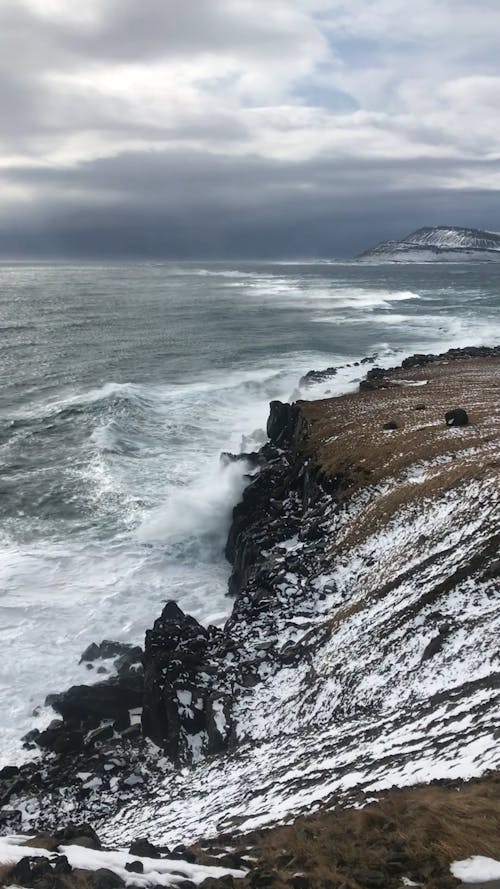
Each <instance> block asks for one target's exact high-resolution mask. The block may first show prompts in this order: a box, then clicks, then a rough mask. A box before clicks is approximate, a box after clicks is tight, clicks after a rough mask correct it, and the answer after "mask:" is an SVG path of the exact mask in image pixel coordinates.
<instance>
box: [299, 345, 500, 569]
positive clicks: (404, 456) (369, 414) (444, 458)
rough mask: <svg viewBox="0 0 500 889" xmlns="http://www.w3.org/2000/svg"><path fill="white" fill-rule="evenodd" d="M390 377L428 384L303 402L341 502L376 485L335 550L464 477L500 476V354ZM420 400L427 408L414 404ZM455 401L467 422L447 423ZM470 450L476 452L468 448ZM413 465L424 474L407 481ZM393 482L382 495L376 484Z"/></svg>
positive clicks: (313, 441)
mask: <svg viewBox="0 0 500 889" xmlns="http://www.w3.org/2000/svg"><path fill="white" fill-rule="evenodd" d="M391 379H392V380H395V381H398V380H399V381H414V382H418V381H419V380H420V381H422V380H427V384H426V385H425V386H422V387H403V388H399V387H396V388H395V387H391V388H389V389H378V390H374V391H371V392H360V393H351V394H349V395H344V396H341V397H340V398H330V399H323V400H321V401H312V402H301V410H302V413H303V414H304V416H305V417H306V419H307V421H308V424H309V429H308V434H307V442H306V450H307V451H308V452H309V453H310V454H311V455H312V456H313V457H314V459H315V460H316V461H317V462H318V463H319V465H320V466H321V468H322V470H323V472H324V473H325V475H327V476H328V477H330V478H333V477H337V478H340V479H341V484H340V488H339V492H338V495H337V500H339V501H340V502H342V501H345V500H347V499H349V498H350V497H351V496H352V495H353V494H355V493H356V492H358V491H360V490H361V489H362V488H366V487H371V488H373V494H374V496H373V498H372V500H371V501H370V503H369V504H368V505H367V506H366V507H365V508H364V509H363V511H362V514H361V515H360V516H359V517H357V518H356V521H355V522H353V523H351V524H350V527H348V528H347V529H346V532H345V533H343V532H342V531H339V534H338V537H337V539H336V541H335V548H336V550H337V551H338V552H340V550H341V549H342V548H344V547H347V548H349V547H351V546H353V545H354V544H356V543H359V542H361V541H362V540H363V539H364V538H365V537H366V535H367V533H373V531H376V530H378V528H379V527H380V526H382V525H384V524H385V523H386V522H387V520H388V518H390V517H391V516H393V515H394V514H395V513H396V512H397V511H398V510H399V509H402V508H404V507H405V506H408V505H410V504H418V503H423V502H424V501H425V500H426V499H428V498H436V497H440V496H442V495H443V494H444V493H446V492H447V491H448V490H450V489H452V488H456V487H457V486H459V485H460V484H461V483H463V482H469V481H471V480H474V479H477V480H487V479H488V478H491V477H495V478H497V477H498V475H499V469H500V358H499V359H478V360H468V361H465V360H464V361H456V362H452V363H450V364H443V365H440V364H433V365H428V366H426V367H423V368H416V369H412V370H408V371H398V372H396V373H395V374H394V375H393V376H392V377H391ZM422 402H423V403H425V404H426V405H427V408H426V410H425V411H419V410H415V405H416V404H418V403H422ZM453 407H464V408H465V409H466V410H467V412H468V414H469V419H470V423H469V425H468V426H465V427H461V428H460V429H449V428H448V427H447V426H446V425H445V421H444V415H445V413H446V411H447V410H449V409H450V408H453ZM387 420H395V421H396V422H397V424H398V429H396V430H393V431H384V430H383V428H382V427H383V425H384V423H385V422H386V421H387ZM471 448H473V449H474V453H473V454H471V453H470V452H469V453H467V451H470V449H471ZM433 461H434V462H433ZM432 462H433V465H429V464H430V463H432ZM415 465H416V466H422V465H424V467H425V471H426V472H427V478H426V479H425V481H423V482H422V483H419V484H414V483H411V482H408V481H406V480H405V472H406V471H408V470H410V469H411V467H413V466H415ZM389 480H390V483H391V489H390V490H389V491H388V492H386V493H377V486H379V485H380V484H381V483H382V484H383V483H384V482H387V481H389Z"/></svg>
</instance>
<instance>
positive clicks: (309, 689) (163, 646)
mask: <svg viewBox="0 0 500 889" xmlns="http://www.w3.org/2000/svg"><path fill="white" fill-rule="evenodd" d="M329 370H330V371H333V370H334V369H329ZM499 380H500V348H499V347H496V348H495V349H478V348H476V349H472V350H471V349H469V350H467V349H465V350H451V352H449V353H447V354H445V355H441V356H414V357H413V358H412V359H409V360H408V361H407V362H403V366H402V367H401V368H391V369H388V370H386V371H383V370H380V369H376V368H374V369H372V370H371V371H369V372H368V374H367V378H366V381H365V384H364V385H362V387H361V388H362V391H361V392H360V393H356V394H349V395H346V396H340V397H337V398H334V399H322V400H321V401H316V402H301V403H298V404H295V405H286V404H282V403H281V402H273V403H272V405H271V414H270V419H269V423H268V435H269V442H268V443H267V444H266V445H265V446H264V447H263V448H262V449H261V450H260V451H259V452H258V453H257V454H254V455H250V456H249V457H247V462H248V466H249V476H250V477H249V484H248V486H247V487H246V489H245V491H244V494H243V498H242V501H241V502H240V503H239V504H238V505H237V506H236V507H235V510H234V512H233V522H232V526H231V530H230V533H229V538H228V543H227V550H226V552H227V556H228V558H229V560H230V562H231V563H232V566H233V571H232V576H231V580H230V591H231V593H232V594H233V595H234V596H235V602H234V607H233V611H232V614H231V616H230V618H229V619H228V621H227V622H226V624H225V626H224V627H223V628H222V629H216V628H212V627H209V628H208V629H205V628H203V627H201V625H200V624H198V623H197V621H195V620H194V618H190V617H189V616H186V615H184V614H183V613H182V612H181V611H180V609H178V607H177V606H176V605H175V604H173V603H169V604H168V605H167V606H166V608H165V609H164V612H163V614H162V616H161V617H160V618H159V619H158V620H157V621H156V622H155V625H154V627H153V629H152V630H150V631H148V633H147V634H146V645H145V651H144V656H142V653H140V652H138V651H137V650H135V651H134V652H132V653H131V652H130V649H127V648H126V647H125V648H123V650H122V651H121V652H119V653H118V655H117V656H118V657H121V658H122V661H121V663H120V664H119V667H118V669H119V675H118V677H117V679H116V680H115V679H113V680H111V681H108V682H106V683H104V684H102V685H101V686H99V685H98V686H95V685H94V686H88V687H81V688H88V692H83V691H82V690H81V688H80V691H71V690H70V691H69V692H67V693H64V694H62V695H60V696H57V697H56V698H55V699H54V698H53V699H52V703H53V704H55V705H56V709H57V710H58V711H59V713H60V715H61V716H62V717H63V721H62V724H61V723H58V724H57V725H56V726H54V727H53V728H52V730H51V731H52V738H46V741H47V742H48V743H47V748H48V749H49V750H50V749H51V746H52V749H53V750H54V749H55V748H54V747H53V745H54V744H58V743H59V752H52V753H48V754H46V755H45V756H44V757H43V759H42V760H41V761H40V762H38V763H35V764H34V765H32V766H30V765H29V764H28V765H27V766H23V767H21V769H20V770H19V771H18V772H14V773H13V774H11V775H10V777H9V778H8V782H9V783H8V786H7V788H6V789H4V788H5V780H6V779H5V778H4V777H3V776H0V780H1V781H2V793H3V796H2V800H5V802H3V806H4V808H5V805H6V803H8V805H9V807H12V811H13V812H15V811H16V810H17V811H22V812H23V813H24V820H23V825H22V826H23V828H29V827H31V826H34V827H36V829H40V828H41V827H42V826H43V827H45V828H47V827H50V828H53V827H55V826H59V825H58V822H59V821H60V814H59V815H58V811H59V812H60V809H61V803H62V802H63V804H64V808H65V810H66V811H67V812H68V813H70V817H71V818H72V819H73V818H77V819H82V818H83V819H90V820H91V821H92V823H93V824H95V825H96V826H98V831H99V834H100V835H101V834H102V836H103V837H104V839H105V840H106V841H108V842H110V843H115V842H120V837H121V838H127V839H131V838H133V837H134V836H137V835H138V831H139V833H141V832H147V833H148V834H150V835H151V833H152V829H154V830H155V831H156V834H154V838H156V840H157V841H162V842H165V841H166V840H165V838H166V836H167V834H168V831H169V828H168V827H167V824H168V822H169V821H170V823H171V822H172V818H173V814H174V813H175V812H176V811H177V813H178V811H179V809H178V803H176V799H177V800H180V799H184V804H185V807H187V808H188V809H189V805H191V806H192V807H193V813H192V815H190V814H189V812H188V813H187V814H186V815H185V817H184V822H183V823H182V822H181V824H180V825H179V830H180V831H184V833H183V834H182V836H180V837H179V836H177V834H176V831H175V830H173V831H172V830H170V832H171V834H172V836H173V837H174V839H181V841H182V842H184V841H189V842H192V841H193V840H195V839H199V838H200V837H202V836H207V835H212V836H215V835H217V833H219V834H220V833H221V832H222V833H227V832H233V833H234V831H235V830H236V832H238V831H241V832H245V831H246V832H248V830H251V829H252V828H254V827H257V826H261V825H267V824H272V823H274V822H276V821H280V820H283V818H284V817H285V818H294V817H295V816H297V815H300V813H301V812H306V811H311V807H313V808H317V807H318V806H322V807H323V806H324V807H326V808H330V807H332V806H334V805H336V804H341V805H343V806H345V805H346V804H348V803H352V802H356V803H357V804H359V803H361V802H366V800H367V799H369V798H371V796H372V795H373V793H377V792H379V791H381V790H384V788H387V787H390V786H391V784H390V783H388V781H389V782H390V781H392V782H393V783H394V784H399V785H403V786H404V785H405V784H416V783H419V782H420V780H425V778H424V776H425V775H426V774H427V775H428V776H429V775H431V776H432V775H434V777H436V778H451V779H453V780H456V779H462V778H467V777H473V776H474V775H480V774H482V773H483V772H484V771H486V770H487V769H488V768H496V767H497V766H498V765H499V763H498V761H497V760H496V759H495V752H494V745H492V746H491V756H490V759H488V756H487V755H486V754H487V753H488V751H490V748H489V747H488V744H487V739H489V738H492V737H494V733H495V731H496V730H497V726H496V716H495V713H494V712H493V703H494V701H498V688H499V687H500V679H499V676H500V674H499V673H498V672H497V670H496V669H495V662H494V652H493V650H491V652H490V651H489V648H488V644H489V643H488V640H487V636H486V635H485V621H486V620H487V619H488V620H489V619H490V618H492V617H494V615H493V616H492V615H491V601H492V597H493V595H494V590H495V585H496V584H497V579H498V562H497V561H495V552H497V551H498V533H499V532H498V528H497V527H496V524H495V509H496V519H497V520H498V504H497V499H495V498H498V466H499V463H498V460H499V440H498V392H499V385H500V384H499ZM488 381H489V384H488ZM488 385H489V386H490V388H491V393H490V395H489V397H486V398H485V397H484V393H485V387H486V388H488ZM488 391H489V390H488ZM457 399H459V403H457ZM421 404H425V407H421V408H419V407H418V405H421ZM495 405H496V409H495ZM459 407H462V408H466V409H467V412H468V414H469V415H470V422H469V423H468V424H467V425H466V426H463V427H457V428H449V427H447V425H446V422H445V419H444V415H445V413H446V410H447V409H453V408H459ZM386 423H393V424H394V423H395V424H396V428H390V429H383V426H384V424H386ZM396 447H397V448H399V450H397V455H398V456H397V460H395V459H394V452H395V448H396ZM339 452H341V456H339ZM495 481H496V490H495ZM459 543H460V545H459ZM471 584H475V585H476V587H478V588H481V591H482V595H481V596H480V597H479V599H478V598H477V596H476V600H475V601H474V607H473V608H472V609H470V614H466V619H465V620H463V619H462V618H463V612H464V609H465V612H466V611H467V607H466V605H467V593H468V592H469V597H470V586H471ZM454 599H457V600H458V601H459V607H455V605H454ZM488 603H489V609H490V611H489V612H488ZM461 609H462V612H461ZM384 612H386V613H384ZM387 612H389V618H387ZM488 628H489V632H490V634H491V635H492V636H493V635H494V627H493V625H492V623H491V621H490V622H489V624H488ZM363 634H364V635H365V636H366V638H363ZM474 650H476V652H477V651H480V652H481V660H480V659H478V658H474V657H473V652H474ZM488 652H489V654H490V656H491V664H489V665H488V669H484V663H485V660H486V659H487V658H486V654H488ZM134 658H135V659H134ZM141 659H142V666H143V669H144V674H142V669H141ZM457 659H458V663H459V666H460V670H459V673H460V672H462V673H464V672H466V673H467V679H466V681H462V682H458V679H459V676H458V674H457V670H456V669H455V667H456V664H457ZM453 662H455V665H454V663H453ZM437 664H438V665H439V666H438V667H437V666H436V665H437ZM120 671H121V673H120ZM436 673H437V676H438V677H439V675H440V673H441V674H442V675H441V680H439V679H437V678H436ZM142 675H144V686H143V685H142V678H141V677H142ZM143 688H144V690H143ZM97 702H99V703H97ZM141 702H142V704H143V713H142V722H143V727H144V730H145V733H146V734H147V736H148V737H149V738H152V739H153V741H155V743H156V744H159V746H160V747H161V748H162V749H163V750H166V751H167V757H166V758H165V757H164V756H162V755H161V754H160V753H159V752H158V751H154V750H153V749H152V748H151V745H150V743H149V742H148V741H147V740H145V739H144V738H143V737H142V736H141V732H140V728H139V725H138V721H137V716H138V713H137V710H138V709H139V708H140V706H141ZM131 703H132V704H133V706H129V705H130V704H131ZM106 708H107V709H106ZM110 708H111V709H110ZM130 710H132V711H136V712H135V713H134V721H133V722H132V723H131V721H130V718H129V720H128V723H127V714H128V711H130ZM277 710H279V713H277V712H276V711H277ZM396 714H397V719H396ZM467 716H469V717H471V718H470V720H469V721H470V725H469V726H468V727H467V728H466V729H465V728H464V720H465V719H466V717H467ZM472 717H473V718H472ZM102 719H104V720H110V719H112V720H113V724H110V723H109V722H107V724H106V725H103V724H102ZM432 725H434V729H433V730H432V731H431V730H430V729H429V727H430V726H432ZM110 726H111V727H110ZM380 737H383V738H384V747H383V750H380V749H379V750H377V743H378V740H379V739H380ZM464 737H465V738H466V739H467V742H468V744H469V747H470V755H469V757H468V759H467V757H464ZM35 740H36V739H35V738H32V740H31V741H30V742H29V743H34V741H35ZM38 740H39V738H38ZM283 745H285V747H286V746H287V745H288V749H287V750H285V753H286V757H285V759H286V761H287V765H286V768H285V761H284V759H283V757H282V756H281V755H280V747H282V746H283ZM474 745H476V746H478V745H482V747H481V751H480V752H481V756H482V759H481V756H479V757H478V756H475V755H474ZM379 747H380V745H379ZM443 750H444V751H445V753H446V754H447V756H443V755H442V754H443ZM207 757H208V758H207ZM334 757H336V758H337V765H336V766H335V765H334V759H333V758H334ZM461 759H462V760H463V761H464V762H463V763H462V765H463V766H464V767H463V768H462V769H461ZM113 760H114V761H115V763H116V765H113ZM169 760H170V761H171V762H172V763H173V764H174V766H177V767H180V768H181V769H182V770H183V771H186V766H188V767H189V766H190V765H191V764H192V763H195V764H196V763H197V764H198V765H197V766H196V768H194V769H189V768H188V774H187V775H185V776H184V778H185V779H186V780H184V783H183V781H182V779H179V773H174V770H173V766H172V765H171V764H170V762H169ZM89 762H90V763H91V768H92V770H91V771H90V773H89V768H88V764H89ZM339 762H340V763H341V765H340V767H339ZM384 762H385V763H386V767H385V769H386V772H387V774H386V775H385V776H383V775H381V769H383V768H384V767H383V763H384ZM388 762H390V768H389V769H388V768H387V763H388ZM431 763H432V767H431ZM110 764H111V765H112V768H111V769H109V768H108V769H106V767H107V766H109V765H110ZM256 769H257V771H256ZM432 769H434V771H432ZM204 770H205V772H204ZM464 771H465V773H464ZM203 772H204V774H203ZM217 772H218V775H217V778H214V776H215V774H216V773H217ZM461 772H462V773H461ZM200 773H202V774H201V777H200ZM82 774H84V775H87V777H86V778H85V779H84V780H82V778H81V777H79V776H80V775H82ZM251 774H254V775H256V776H257V780H256V786H255V792H254V793H253V794H252V795H250V798H248V794H247V796H246V798H245V797H242V796H241V794H242V786H243V785H245V783H247V782H248V781H249V779H250V775H251ZM35 775H36V776H37V777H36V780H35ZM351 776H354V779H353V778H352V777H351ZM130 779H134V780H132V781H131V780H130ZM113 780H116V783H115V785H114V787H113V786H112V784H111V781H113ZM270 780H271V782H272V781H273V780H274V781H276V784H277V787H274V788H273V787H272V784H271V786H266V782H269V781H270ZM96 782H97V783H96ZM127 782H128V784H127ZM30 784H31V786H30ZM37 784H38V786H37ZM33 785H34V786H37V789H36V792H35V793H34V794H33ZM169 785H170V786H169ZM207 787H210V792H211V793H212V795H213V798H212V799H208V800H207V798H206V797H207ZM203 788H205V789H203ZM61 790H63V794H62V797H59V799H57V796H58V794H59V793H60V791H61ZM172 791H173V792H172ZM27 792H28V795H29V794H30V793H31V794H32V797H33V798H34V799H36V800H38V803H37V806H38V808H37V806H35V807H34V808H33V811H32V812H30V811H29V808H28V807H27V805H26V802H25V800H26V794H27ZM6 795H7V796H6ZM48 797H52V799H51V801H50V803H48V804H47V798H48ZM54 797H56V798H55V799H54ZM155 797H156V799H155ZM23 800H24V801H23ZM186 800H187V801H188V802H187V805H186ZM243 800H244V801H243ZM117 806H118V809H119V811H118V812H116V811H113V809H115V810H116V808H117ZM58 807H59V808H58ZM195 809H197V811H196V815H195ZM224 809H225V810H226V813H228V814H226V817H225V818H222V820H221V813H222V812H223V811H224ZM196 817H197V818H198V831H199V832H198V833H197V832H196V823H195V818H196ZM12 818H13V820H12V821H10V822H9V821H7V820H5V819H4V823H5V828H6V829H16V828H19V827H20V822H19V818H17V816H14V815H13V816H12ZM152 826H154V827H153V828H152Z"/></svg>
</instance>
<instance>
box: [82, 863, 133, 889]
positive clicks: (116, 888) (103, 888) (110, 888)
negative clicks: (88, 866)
mask: <svg viewBox="0 0 500 889" xmlns="http://www.w3.org/2000/svg"><path fill="white" fill-rule="evenodd" d="M88 881H89V883H90V885H91V886H92V889H120V886H124V885H125V880H122V878H121V877H119V876H118V874H115V873H114V871H112V870H108V869H107V868H106V867H100V868H99V870H96V871H94V872H93V873H92V872H90V873H89V876H88Z"/></svg>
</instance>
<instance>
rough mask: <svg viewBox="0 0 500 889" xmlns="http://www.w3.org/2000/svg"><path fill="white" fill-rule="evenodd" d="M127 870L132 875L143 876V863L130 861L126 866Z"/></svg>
mask: <svg viewBox="0 0 500 889" xmlns="http://www.w3.org/2000/svg"><path fill="white" fill-rule="evenodd" d="M125 870H128V872H129V873H130V874H143V873H144V865H143V863H142V861H128V862H127V864H126V865H125Z"/></svg>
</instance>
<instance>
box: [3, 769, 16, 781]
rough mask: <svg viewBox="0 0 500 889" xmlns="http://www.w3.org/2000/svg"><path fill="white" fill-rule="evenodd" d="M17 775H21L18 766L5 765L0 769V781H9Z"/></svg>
mask: <svg viewBox="0 0 500 889" xmlns="http://www.w3.org/2000/svg"><path fill="white" fill-rule="evenodd" d="M16 775H19V767H18V766H4V767H3V769H0V781H9V780H10V779H11V778H15V777H16Z"/></svg>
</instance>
